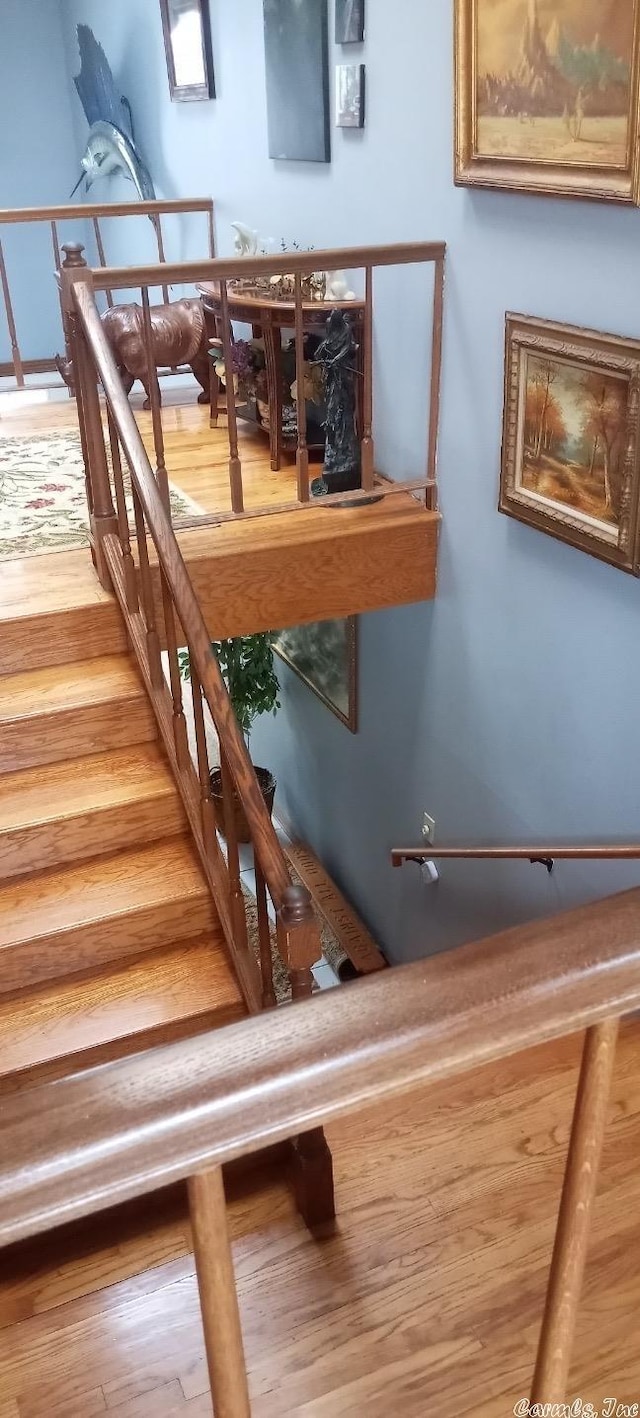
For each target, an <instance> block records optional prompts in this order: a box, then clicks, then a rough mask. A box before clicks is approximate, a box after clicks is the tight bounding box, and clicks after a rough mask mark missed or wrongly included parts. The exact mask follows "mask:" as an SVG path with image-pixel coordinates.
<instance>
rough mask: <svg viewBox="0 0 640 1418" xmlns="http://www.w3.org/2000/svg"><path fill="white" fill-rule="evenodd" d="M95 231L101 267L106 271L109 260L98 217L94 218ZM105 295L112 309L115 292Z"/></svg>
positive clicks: (107, 292)
mask: <svg viewBox="0 0 640 1418" xmlns="http://www.w3.org/2000/svg"><path fill="white" fill-rule="evenodd" d="M93 230H94V233H95V238H96V246H97V248H98V260H99V262H100V265H101V266H102V268H103V270H104V268H105V267H106V264H107V258H106V256H105V254H104V245H103V242H102V232H101V231H100V220H99V218H98V217H94V218H93ZM105 295H106V297H107V305H108V306H109V307H111V306H112V305H113V292H112V291H110V290H107V291H105Z"/></svg>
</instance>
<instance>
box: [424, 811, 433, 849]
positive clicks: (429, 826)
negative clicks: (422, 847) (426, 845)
mask: <svg viewBox="0 0 640 1418" xmlns="http://www.w3.org/2000/svg"><path fill="white" fill-rule="evenodd" d="M435 835H436V820H435V817H430V816H429V813H428V812H425V813H424V814H423V817H422V836H423V837H424V840H425V842H433V841H434V839H435Z"/></svg>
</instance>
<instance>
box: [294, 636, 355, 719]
mask: <svg viewBox="0 0 640 1418" xmlns="http://www.w3.org/2000/svg"><path fill="white" fill-rule="evenodd" d="M273 648H274V650H275V652H276V654H277V655H279V656H280V659H281V660H284V662H285V664H286V665H288V666H289V669H291V670H294V671H295V673H296V674H297V675H298V676H299V678H300V679H301V680H302V681H303V683H304V684H306V685H307V687H308V688H309V689H311V690H313V693H314V694H317V696H318V699H321V700H322V703H323V704H326V706H327V709H330V710H331V712H332V714H335V716H336V718H337V719H339V720H340V723H341V724H344V725H345V728H347V729H350V730H351V733H352V734H356V733H357V732H358V618H357V616H355V615H350V616H347V617H346V619H344V620H318V621H312V622H311V623H310V624H308V625H293V626H291V627H290V628H289V629H288V630H281V631H279V632H278V635H277V636H276V639H275V640H274V644H273Z"/></svg>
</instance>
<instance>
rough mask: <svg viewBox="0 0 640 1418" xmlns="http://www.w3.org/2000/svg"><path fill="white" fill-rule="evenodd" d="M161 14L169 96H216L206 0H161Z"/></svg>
mask: <svg viewBox="0 0 640 1418" xmlns="http://www.w3.org/2000/svg"><path fill="white" fill-rule="evenodd" d="M160 14H161V16H162V33H163V36H164V49H165V54H166V57H167V73H168V76H169V92H170V94H171V98H172V99H174V100H177V101H178V102H183V103H184V102H192V101H194V100H197V99H210V98H215V96H216V90H215V81H214V74H213V56H212V52H211V24H210V20H209V0H160Z"/></svg>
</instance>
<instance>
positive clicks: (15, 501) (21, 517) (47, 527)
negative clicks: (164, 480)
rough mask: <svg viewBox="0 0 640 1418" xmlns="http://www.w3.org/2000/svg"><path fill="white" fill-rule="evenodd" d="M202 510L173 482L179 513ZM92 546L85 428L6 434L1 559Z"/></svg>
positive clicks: (0, 487) (0, 485)
mask: <svg viewBox="0 0 640 1418" xmlns="http://www.w3.org/2000/svg"><path fill="white" fill-rule="evenodd" d="M129 501H130V499H129V498H128V499H127V502H128V503H129ZM129 510H130V515H132V509H131V507H130V509H129ZM201 510H202V509H201V508H199V507H198V506H197V504H196V503H195V502H192V501H191V498H189V497H187V496H186V495H185V494H184V493H183V492H180V491H179V490H178V489H177V488H175V487H173V486H172V487H171V512H172V516H173V517H174V518H175V517H186V516H188V515H189V514H192V513H194V512H200V511H201ZM88 545H89V524H88V513H87V498H86V493H85V486H84V464H83V461H82V447H81V444H80V435H79V433H64V434H63V433H55V434H48V435H38V436H34V435H28V436H26V435H22V436H20V437H4V436H3V435H0V561H15V560H16V559H17V558H18V557H22V556H41V555H42V554H43V553H44V552H52V551H70V550H73V549H74V548H76V547H86V546H88Z"/></svg>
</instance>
